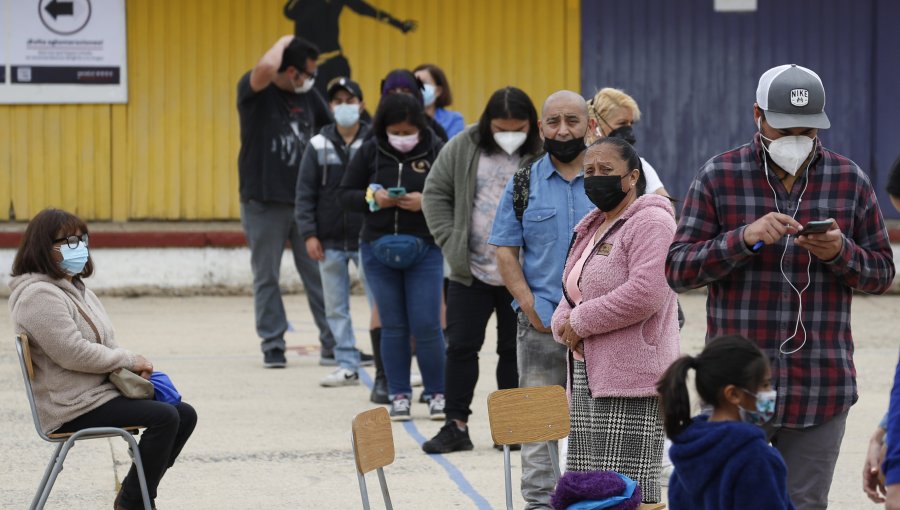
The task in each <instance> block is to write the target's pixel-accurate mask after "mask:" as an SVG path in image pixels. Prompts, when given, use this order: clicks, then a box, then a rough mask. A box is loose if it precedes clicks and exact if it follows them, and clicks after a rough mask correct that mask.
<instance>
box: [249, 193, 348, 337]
mask: <svg viewBox="0 0 900 510" xmlns="http://www.w3.org/2000/svg"><path fill="white" fill-rule="evenodd" d="M241 225H242V226H243V227H244V234H245V235H246V236H247V244H248V245H249V246H250V267H251V268H252V269H253V307H254V309H255V311H256V334H257V335H259V337H260V338H261V339H262V345H261V347H262V351H263V352H267V351H270V350H272V349H282V350H283V349H284V348H285V343H284V332H285V331H287V329H288V323H287V316H286V314H285V311H284V302H283V301H282V299H281V288H280V287H279V286H278V278H279V276H280V273H281V258H282V256H283V255H284V245H285V243H286V242H289V243H290V246H291V252H292V253H293V255H294V265H295V266H296V267H297V272H299V273H300V280H301V281H302V282H303V289H304V291H305V292H306V298H307V300H308V301H309V310H310V312H312V316H313V320H315V322H316V327H318V328H319V343H320V344H322V353H323V354H328V355H332V353H333V352H334V337H333V336H332V335H331V329H330V328H329V327H328V321H326V319H325V300H324V298H323V296H322V280H321V277H320V275H319V263H318V262H316V261H315V260H313V259H311V258H309V255H308V254H307V253H306V243H305V241H304V240H303V239H301V238H300V234H299V233H298V232H297V224H296V223H295V222H294V206H293V205H292V204H279V203H274V202H259V201H256V200H250V201H248V202H241Z"/></svg>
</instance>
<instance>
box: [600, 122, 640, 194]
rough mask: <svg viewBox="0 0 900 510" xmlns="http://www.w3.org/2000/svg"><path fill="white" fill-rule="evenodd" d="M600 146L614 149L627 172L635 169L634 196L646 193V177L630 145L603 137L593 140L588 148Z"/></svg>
mask: <svg viewBox="0 0 900 510" xmlns="http://www.w3.org/2000/svg"><path fill="white" fill-rule="evenodd" d="M601 145H612V146H613V148H615V149H616V152H618V153H619V157H620V158H622V159H623V160H625V163H626V164H628V171H629V172H630V171H631V170H633V169H635V168H637V169H638V171H639V173H640V175H638V181H637V185H635V188H636V189H635V196H636V197H639V196H642V195H643V194H644V193H646V192H647V176H646V175H644V165H643V163H641V158H640V157H638V153H637V151H635V150H634V147H632V146H631V144H630V143H628V142H626V141H625V140H622V139H621V138H615V137H612V136H604V137H601V138H598V139H596V140H594V143H592V144H591V145H590V146H588V148H591V147H595V146H596V147H599V146H601Z"/></svg>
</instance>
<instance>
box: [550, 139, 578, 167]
mask: <svg viewBox="0 0 900 510" xmlns="http://www.w3.org/2000/svg"><path fill="white" fill-rule="evenodd" d="M584 149H585V146H584V137H581V138H573V139H571V140H566V141H565V142H561V141H559V140H551V139H549V138H544V150H545V151H547V152H549V153H550V155H551V156H553V157H554V158H556V159H558V160H559V161H561V162H563V163H569V162H571V161H572V160H574V159H575V158H577V157H578V155H579V154H581V153H582V152H584Z"/></svg>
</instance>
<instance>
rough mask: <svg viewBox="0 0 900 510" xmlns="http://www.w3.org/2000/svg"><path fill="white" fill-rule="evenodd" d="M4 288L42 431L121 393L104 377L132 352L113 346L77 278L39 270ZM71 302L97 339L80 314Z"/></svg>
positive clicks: (109, 330) (125, 363)
mask: <svg viewBox="0 0 900 510" xmlns="http://www.w3.org/2000/svg"><path fill="white" fill-rule="evenodd" d="M9 286H10V288H11V289H12V293H11V295H10V297H9V309H10V312H11V316H12V322H13V324H14V327H15V331H16V334H20V333H25V334H27V335H28V339H29V347H30V348H31V361H32V364H33V365H34V379H33V380H32V388H33V391H34V401H35V405H36V407H37V411H38V417H39V418H40V420H41V429H42V430H43V431H44V432H45V433H48V434H49V433H51V432H53V431H54V430H56V429H58V428H59V427H60V426H62V425H63V424H65V423H68V422H70V421H72V420H74V419H75V418H77V417H79V416H81V415H83V414H85V413H87V412H88V411H91V410H93V409H96V408H97V407H100V406H101V405H103V404H105V403H107V402H109V401H110V400H112V399H114V398H116V397H119V396H121V394H120V393H119V391H118V390H117V389H116V387H115V386H113V385H112V383H110V382H109V380H108V375H109V373H110V372H112V371H114V370H117V369H119V368H125V369H130V368H131V367H133V366H134V362H135V355H134V354H133V353H131V352H130V351H127V350H125V349H122V348H120V347H119V346H118V345H117V344H116V341H115V332H114V331H113V327H112V324H111V323H110V321H109V317H108V316H107V315H106V310H105V309H104V308H103V305H102V304H100V300H99V299H97V296H96V295H95V294H94V293H93V292H91V291H90V290H88V289H86V288H85V287H84V284H83V283H81V282H80V281H79V280H75V281H74V283H73V282H69V281H68V280H65V279H61V280H56V279H53V278H51V277H49V276H47V275H44V274H40V273H28V274H24V275H21V276H17V277H14V278H12V279H11V280H10V282H9ZM76 301H77V302H78V306H80V307H81V309H82V310H84V312H85V313H86V314H88V315H89V316H90V318H91V321H93V323H94V325H95V326H96V327H97V329H98V331H99V332H100V336H101V338H99V339H98V338H97V337H96V335H95V334H94V331H93V329H91V326H90V325H89V324H88V322H87V321H86V320H85V319H84V317H82V316H81V313H80V312H79V311H78V308H76V307H75V302H76Z"/></svg>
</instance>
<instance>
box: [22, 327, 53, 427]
mask: <svg viewBox="0 0 900 510" xmlns="http://www.w3.org/2000/svg"><path fill="white" fill-rule="evenodd" d="M16 353H17V354H18V355H19V367H21V369H22V380H23V381H24V382H25V395H26V396H27V397H28V406H29V407H30V408H31V418H32V420H33V421H34V429H35V430H37V433H38V435H39V436H41V438H42V439H43V440H45V441H50V438H49V437H47V435H46V434H44V431H43V430H41V419H40V417H38V412H37V406H36V405H35V403H34V391H33V390H32V388H31V381H33V380H34V365H33V364H32V363H31V349H30V347H29V346H28V335H26V334H25V333H20V334H19V335H17V336H16Z"/></svg>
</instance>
